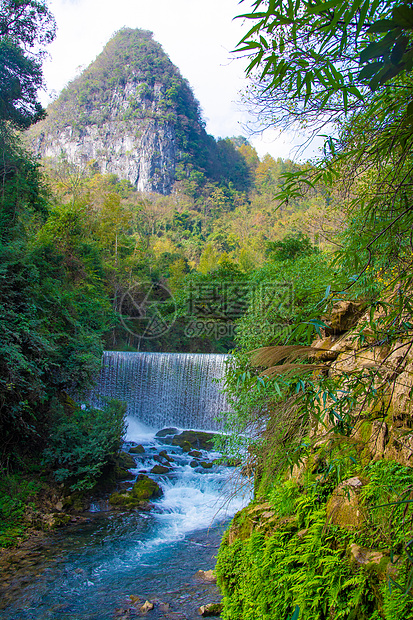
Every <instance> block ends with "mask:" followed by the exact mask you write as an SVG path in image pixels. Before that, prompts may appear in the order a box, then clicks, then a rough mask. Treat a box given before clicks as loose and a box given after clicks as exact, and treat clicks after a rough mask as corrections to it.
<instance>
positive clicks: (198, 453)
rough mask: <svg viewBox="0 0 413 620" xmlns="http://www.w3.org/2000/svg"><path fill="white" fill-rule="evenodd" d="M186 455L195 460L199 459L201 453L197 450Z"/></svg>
mask: <svg viewBox="0 0 413 620" xmlns="http://www.w3.org/2000/svg"><path fill="white" fill-rule="evenodd" d="M188 454H189V456H195V457H196V458H200V457H201V456H202V452H200V451H199V450H191V451H190V452H188Z"/></svg>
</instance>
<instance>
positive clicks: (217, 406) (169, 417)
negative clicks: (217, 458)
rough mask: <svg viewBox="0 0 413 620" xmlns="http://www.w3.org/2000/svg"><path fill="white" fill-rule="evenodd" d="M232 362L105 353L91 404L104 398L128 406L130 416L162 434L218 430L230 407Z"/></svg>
mask: <svg viewBox="0 0 413 620" xmlns="http://www.w3.org/2000/svg"><path fill="white" fill-rule="evenodd" d="M228 357H229V356H228V355H220V354H216V353H205V354H203V353H125V352H119V351H105V353H104V355H103V360H102V370H101V373H100V377H99V381H98V383H97V386H96V388H95V389H94V390H93V391H92V393H91V394H90V396H89V400H90V402H91V404H92V405H95V406H101V405H102V404H103V400H102V397H103V398H117V399H119V400H123V401H125V402H126V404H127V415H128V416H131V417H133V418H136V419H138V420H139V421H140V422H143V423H144V424H147V425H148V426H151V427H153V428H156V429H159V428H163V427H165V426H178V427H179V428H190V427H191V428H197V429H207V430H217V428H218V426H217V422H216V421H215V420H214V418H215V416H216V415H218V414H219V413H220V412H221V411H225V409H226V407H227V404H226V399H225V395H224V394H222V393H221V390H222V388H223V384H222V380H223V377H224V373H225V362H226V360H227V359H228ZM220 380H221V381H220Z"/></svg>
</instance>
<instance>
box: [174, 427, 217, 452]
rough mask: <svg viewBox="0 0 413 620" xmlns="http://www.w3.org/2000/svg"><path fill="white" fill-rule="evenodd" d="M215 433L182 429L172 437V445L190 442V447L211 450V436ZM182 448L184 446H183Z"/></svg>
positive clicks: (181, 445) (212, 443) (212, 444)
mask: <svg viewBox="0 0 413 620" xmlns="http://www.w3.org/2000/svg"><path fill="white" fill-rule="evenodd" d="M214 436H215V433H207V432H205V431H183V432H182V433H180V434H179V435H175V437H174V438H173V439H172V444H173V445H174V446H180V447H181V448H183V446H184V445H185V446H186V445H187V444H190V446H191V447H190V449H189V450H192V449H193V448H198V449H201V450H212V449H213V447H214V442H213V438H214ZM183 449H184V448H183Z"/></svg>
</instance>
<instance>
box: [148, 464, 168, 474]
mask: <svg viewBox="0 0 413 620" xmlns="http://www.w3.org/2000/svg"><path fill="white" fill-rule="evenodd" d="M169 471H171V469H170V467H165V466H164V465H154V466H153V467H152V469H151V471H150V473H151V474H167V473H168V472H169Z"/></svg>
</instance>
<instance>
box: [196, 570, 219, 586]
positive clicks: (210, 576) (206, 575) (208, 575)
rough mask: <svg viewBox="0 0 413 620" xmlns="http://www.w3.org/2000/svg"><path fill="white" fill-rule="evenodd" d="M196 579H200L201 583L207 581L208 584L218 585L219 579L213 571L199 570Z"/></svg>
mask: <svg viewBox="0 0 413 620" xmlns="http://www.w3.org/2000/svg"><path fill="white" fill-rule="evenodd" d="M195 579H199V581H205V582H206V583H216V582H217V577H216V575H215V571H213V570H199V571H198V572H197V573H195Z"/></svg>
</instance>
